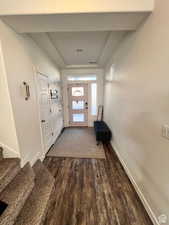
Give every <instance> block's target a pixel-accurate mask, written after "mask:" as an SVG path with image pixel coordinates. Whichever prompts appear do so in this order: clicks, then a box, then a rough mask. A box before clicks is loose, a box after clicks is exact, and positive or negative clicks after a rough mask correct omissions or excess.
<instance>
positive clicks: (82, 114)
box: [68, 83, 88, 126]
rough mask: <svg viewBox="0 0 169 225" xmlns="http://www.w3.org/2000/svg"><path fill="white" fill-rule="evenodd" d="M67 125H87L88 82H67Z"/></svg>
mask: <svg viewBox="0 0 169 225" xmlns="http://www.w3.org/2000/svg"><path fill="white" fill-rule="evenodd" d="M68 95H69V106H68V107H69V125H70V126H88V84H86V83H77V84H68Z"/></svg>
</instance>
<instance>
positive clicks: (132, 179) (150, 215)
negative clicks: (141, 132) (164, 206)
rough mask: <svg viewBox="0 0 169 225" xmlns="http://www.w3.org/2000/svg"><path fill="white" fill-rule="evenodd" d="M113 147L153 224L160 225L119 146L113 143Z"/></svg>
mask: <svg viewBox="0 0 169 225" xmlns="http://www.w3.org/2000/svg"><path fill="white" fill-rule="evenodd" d="M111 146H112V148H113V149H114V151H115V153H116V155H117V157H118V159H119V160H120V162H121V164H122V166H123V168H124V170H125V172H126V174H127V176H128V178H129V180H130V181H131V183H132V185H133V187H134V189H135V191H136V192H137V194H138V196H139V198H140V200H141V202H142V204H143V206H144V208H145V210H146V211H147V213H148V215H149V217H150V219H151V221H152V222H153V224H154V225H160V223H159V221H158V219H157V218H156V215H155V213H154V212H153V210H152V208H151V206H150V204H149V203H148V201H147V200H146V198H145V196H144V193H143V192H142V191H141V189H140V187H139V185H138V184H137V182H136V180H135V179H134V176H133V175H132V172H131V171H130V169H129V168H128V166H127V164H126V163H125V162H124V160H123V158H122V156H121V155H120V153H119V151H118V148H117V146H115V144H114V143H113V141H111Z"/></svg>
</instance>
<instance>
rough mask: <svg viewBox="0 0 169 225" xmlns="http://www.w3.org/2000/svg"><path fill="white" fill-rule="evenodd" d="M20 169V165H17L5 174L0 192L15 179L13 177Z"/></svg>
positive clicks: (0, 185) (0, 184)
mask: <svg viewBox="0 0 169 225" xmlns="http://www.w3.org/2000/svg"><path fill="white" fill-rule="evenodd" d="M19 170H20V165H19V164H18V165H15V166H14V167H13V168H12V169H11V170H10V171H9V173H8V175H7V176H5V177H4V178H3V179H2V180H1V183H0V193H1V192H2V191H3V190H4V189H5V187H6V186H7V185H8V184H9V183H10V182H11V181H12V180H13V178H14V177H15V176H16V175H17V173H18V172H19Z"/></svg>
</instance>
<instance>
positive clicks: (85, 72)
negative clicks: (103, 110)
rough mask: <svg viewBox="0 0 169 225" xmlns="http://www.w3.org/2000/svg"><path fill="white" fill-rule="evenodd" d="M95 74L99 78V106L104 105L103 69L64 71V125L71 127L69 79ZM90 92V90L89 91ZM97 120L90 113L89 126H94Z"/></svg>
mask: <svg viewBox="0 0 169 225" xmlns="http://www.w3.org/2000/svg"><path fill="white" fill-rule="evenodd" d="M90 74H92V75H93V74H94V75H96V76H97V90H98V91H97V105H103V88H104V86H103V83H104V71H103V70H102V69H91V68H90V69H89V68H85V69H84V68H81V69H80V68H79V69H65V70H62V85H63V102H64V125H65V127H67V126H69V111H68V93H67V84H68V81H67V77H68V76H74V75H76V76H77V75H82V76H83V75H90ZM88 91H90V88H89V90H88ZM89 111H91V110H90V99H89ZM94 120H96V116H92V115H91V114H90V112H89V116H88V125H89V126H93V121H94Z"/></svg>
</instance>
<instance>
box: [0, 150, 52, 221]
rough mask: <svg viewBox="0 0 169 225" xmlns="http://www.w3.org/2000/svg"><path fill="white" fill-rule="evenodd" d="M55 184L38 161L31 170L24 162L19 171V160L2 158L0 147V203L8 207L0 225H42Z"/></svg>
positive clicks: (0, 217) (0, 216)
mask: <svg viewBox="0 0 169 225" xmlns="http://www.w3.org/2000/svg"><path fill="white" fill-rule="evenodd" d="M54 181H55V180H54V178H53V177H52V175H51V174H50V172H49V171H48V170H47V168H46V167H45V166H44V164H43V163H42V162H41V161H40V160H38V161H37V162H36V163H35V164H34V166H33V167H31V166H30V164H29V163H27V164H26V165H25V166H24V167H23V168H20V159H17V158H11V159H5V158H3V149H2V148H0V201H1V202H5V203H7V204H8V206H7V208H6V209H5V210H4V211H3V213H2V214H1V215H0V225H30V224H32V225H42V224H44V220H45V217H46V213H47V209H48V207H49V205H50V203H51V195H52V193H53V191H54ZM0 207H1V206H0ZM0 211H1V210H0Z"/></svg>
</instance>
